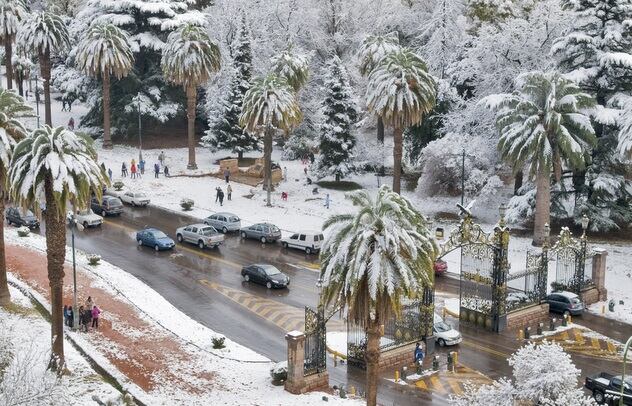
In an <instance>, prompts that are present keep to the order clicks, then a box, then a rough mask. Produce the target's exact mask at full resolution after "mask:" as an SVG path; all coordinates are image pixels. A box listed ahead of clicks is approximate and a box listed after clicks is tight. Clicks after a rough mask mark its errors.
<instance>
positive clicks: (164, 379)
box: [5, 228, 343, 405]
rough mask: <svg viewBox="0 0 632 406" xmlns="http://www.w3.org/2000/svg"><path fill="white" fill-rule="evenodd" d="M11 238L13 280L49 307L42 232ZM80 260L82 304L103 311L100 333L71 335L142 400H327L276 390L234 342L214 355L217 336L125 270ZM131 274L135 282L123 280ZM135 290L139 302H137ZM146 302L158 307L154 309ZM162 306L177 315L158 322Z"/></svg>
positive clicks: (261, 366)
mask: <svg viewBox="0 0 632 406" xmlns="http://www.w3.org/2000/svg"><path fill="white" fill-rule="evenodd" d="M5 233H6V236H7V241H6V242H7V245H6V250H7V268H8V270H9V272H10V276H12V277H15V278H17V279H19V281H21V282H23V283H24V284H25V285H28V287H29V288H30V289H32V291H33V293H34V294H35V296H36V297H38V298H39V300H41V301H43V302H44V303H46V307H47V308H49V306H48V304H47V301H49V289H48V279H47V271H46V257H45V254H44V252H43V251H42V249H43V243H45V241H44V239H43V238H42V237H40V236H36V235H31V236H29V237H26V238H22V239H20V237H17V236H16V235H15V229H13V228H7V229H6V230H5ZM25 245H32V247H29V246H25ZM67 258H69V256H67ZM78 262H79V264H78V266H77V284H78V288H77V289H78V292H79V295H78V300H79V305H81V304H84V303H85V301H86V299H87V297H88V296H91V297H92V299H93V300H94V301H95V302H96V304H97V305H98V306H99V308H101V310H102V312H103V313H102V314H101V318H100V321H99V328H98V330H93V329H91V330H90V331H89V332H88V333H78V332H70V331H68V332H67V334H68V335H69V338H71V339H72V340H73V341H75V342H76V343H77V344H78V345H79V346H80V347H81V348H82V349H83V350H84V351H85V352H86V353H87V354H88V355H89V356H90V357H92V358H93V359H94V360H95V361H96V362H97V363H98V364H99V365H100V366H101V367H102V368H104V369H105V370H107V371H108V373H110V374H111V375H112V376H114V377H115V378H116V379H117V380H118V381H119V383H120V384H121V385H122V386H123V388H124V389H125V390H127V391H129V392H130V393H131V394H132V395H134V396H135V397H137V399H139V400H141V402H142V403H145V404H151V405H185V404H186V405H209V404H222V405H248V404H252V405H255V404H261V402H262V401H264V399H268V400H273V403H268V404H277V405H295V404H304V405H312V404H321V403H322V402H323V401H322V399H321V398H322V396H323V394H322V393H312V394H308V395H303V396H298V397H297V396H294V395H291V394H289V393H287V392H285V391H284V390H283V388H282V387H275V386H273V385H272V384H271V383H270V378H269V368H270V366H271V363H270V362H269V361H268V360H267V359H265V358H264V357H262V356H260V355H258V354H256V353H254V352H252V351H250V350H248V349H246V348H243V347H241V346H239V345H238V344H235V343H232V342H230V341H229V340H228V339H227V340H226V344H227V347H226V349H224V350H213V349H212V344H211V342H210V339H208V340H207V339H206V338H208V337H213V336H216V335H217V334H215V333H214V332H212V331H210V330H208V329H206V328H205V327H203V326H201V325H199V324H197V323H195V322H193V321H192V320H190V319H188V317H187V316H186V315H184V314H182V313H180V312H179V311H177V309H175V308H173V307H172V306H170V305H169V304H168V303H167V302H166V301H165V300H164V298H162V297H161V296H159V295H158V294H157V293H155V292H154V291H153V290H151V289H149V288H148V287H146V285H144V284H142V282H140V281H138V280H136V279H135V278H133V277H132V276H131V275H129V274H127V273H126V272H124V271H122V270H120V269H118V268H116V267H113V266H112V265H110V264H107V263H103V262H102V263H101V265H98V266H96V267H90V266H88V265H85V255H84V254H82V253H79V255H78ZM126 277H127V278H128V279H129V280H123V279H122V278H126ZM139 286H140V287H139ZM130 292H133V293H132V295H138V297H136V298H132V297H131V295H130ZM128 298H131V300H129V299H128ZM163 302H164V303H163ZM64 303H65V304H68V305H71V304H72V267H71V266H69V265H67V266H66V275H65V278H64ZM143 303H151V304H152V306H150V307H152V308H149V307H147V306H145V305H144V304H143ZM139 304H141V306H142V307H139ZM156 309H158V310H160V311H162V312H163V313H170V314H163V315H162V318H161V319H157V318H156V317H157V316H156V314H155V313H153V312H154V311H155V310H156ZM171 309H173V311H171ZM172 320H173V321H172ZM191 323H194V324H195V327H196V331H191V330H193V328H191V326H193V325H194V324H191ZM165 325H166V326H168V327H164V326H165ZM174 326H175V327H174ZM178 326H180V327H181V328H180V330H181V331H178V330H177V328H176V327H178ZM185 326H186V331H184V329H185ZM176 333H181V335H178V334H176ZM196 337H199V338H203V339H204V341H205V343H204V344H203V343H202V340H199V341H198V342H195V338H196ZM338 402H343V401H342V400H340V399H335V398H333V397H331V396H329V403H330V404H332V403H333V404H337V403H338Z"/></svg>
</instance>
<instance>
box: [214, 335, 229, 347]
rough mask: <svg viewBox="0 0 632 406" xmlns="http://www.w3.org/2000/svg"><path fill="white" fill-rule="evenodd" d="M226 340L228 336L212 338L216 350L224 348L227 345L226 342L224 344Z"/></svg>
mask: <svg viewBox="0 0 632 406" xmlns="http://www.w3.org/2000/svg"><path fill="white" fill-rule="evenodd" d="M224 341H226V337H224V336H216V337H213V338H211V342H212V343H213V348H214V349H216V350H221V349H222V348H225V347H226V344H224Z"/></svg>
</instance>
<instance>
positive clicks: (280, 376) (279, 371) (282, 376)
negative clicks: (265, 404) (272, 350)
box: [270, 361, 287, 382]
mask: <svg viewBox="0 0 632 406" xmlns="http://www.w3.org/2000/svg"><path fill="white" fill-rule="evenodd" d="M270 376H271V377H272V381H273V382H284V381H285V380H286V379H287V361H283V362H278V363H276V364H274V365H273V366H272V368H270Z"/></svg>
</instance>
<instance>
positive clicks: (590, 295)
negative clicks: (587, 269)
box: [581, 287, 605, 306]
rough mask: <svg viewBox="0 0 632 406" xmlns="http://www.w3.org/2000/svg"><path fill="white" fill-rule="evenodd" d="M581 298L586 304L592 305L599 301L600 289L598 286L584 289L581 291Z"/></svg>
mask: <svg viewBox="0 0 632 406" xmlns="http://www.w3.org/2000/svg"><path fill="white" fill-rule="evenodd" d="M581 300H582V302H584V306H590V305H591V304H593V303H597V302H599V301H600V299H599V289H597V288H596V287H592V288H588V289H583V290H582V292H581ZM604 300H605V299H604Z"/></svg>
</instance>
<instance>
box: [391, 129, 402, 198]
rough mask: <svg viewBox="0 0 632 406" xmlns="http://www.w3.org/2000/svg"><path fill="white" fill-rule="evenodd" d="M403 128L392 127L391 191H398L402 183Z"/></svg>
mask: <svg viewBox="0 0 632 406" xmlns="http://www.w3.org/2000/svg"><path fill="white" fill-rule="evenodd" d="M403 132H404V131H403V130H402V129H401V128H397V127H395V128H394V129H393V192H395V193H399V192H400V189H401V184H402V149H403V140H402V138H403V137H402V135H403Z"/></svg>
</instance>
